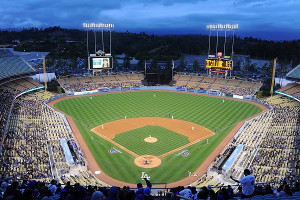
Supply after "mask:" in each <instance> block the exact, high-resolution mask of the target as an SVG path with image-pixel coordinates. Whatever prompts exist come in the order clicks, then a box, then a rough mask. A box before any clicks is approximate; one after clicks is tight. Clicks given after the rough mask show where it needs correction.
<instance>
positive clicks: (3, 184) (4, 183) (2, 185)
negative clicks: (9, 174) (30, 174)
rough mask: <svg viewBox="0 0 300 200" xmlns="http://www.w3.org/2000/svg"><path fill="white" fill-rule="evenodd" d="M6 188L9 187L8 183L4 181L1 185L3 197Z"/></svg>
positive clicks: (1, 196)
mask: <svg viewBox="0 0 300 200" xmlns="http://www.w3.org/2000/svg"><path fill="white" fill-rule="evenodd" d="M6 188H7V183H6V182H5V181H3V182H2V183H1V187H0V191H1V194H0V198H3V196H4V193H5V191H6Z"/></svg>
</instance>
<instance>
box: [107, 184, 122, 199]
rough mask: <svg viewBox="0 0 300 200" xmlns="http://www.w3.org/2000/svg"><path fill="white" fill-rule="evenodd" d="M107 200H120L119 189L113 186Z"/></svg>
mask: <svg viewBox="0 0 300 200" xmlns="http://www.w3.org/2000/svg"><path fill="white" fill-rule="evenodd" d="M105 200H120V198H119V188H118V187H116V186H112V187H111V188H110V189H109V191H108V197H106V198H105Z"/></svg>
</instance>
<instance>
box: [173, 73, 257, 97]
mask: <svg viewBox="0 0 300 200" xmlns="http://www.w3.org/2000/svg"><path fill="white" fill-rule="evenodd" d="M174 80H175V81H176V83H175V86H176V87H180V88H188V89H191V88H193V89H196V90H206V91H210V90H216V91H219V92H220V93H225V94H228V95H242V96H247V95H249V96H252V95H254V94H255V93H256V92H257V91H258V90H259V88H260V87H261V86H262V83H259V82H250V81H244V80H236V79H225V78H221V77H207V76H198V75H180V74H176V75H175V76H174Z"/></svg>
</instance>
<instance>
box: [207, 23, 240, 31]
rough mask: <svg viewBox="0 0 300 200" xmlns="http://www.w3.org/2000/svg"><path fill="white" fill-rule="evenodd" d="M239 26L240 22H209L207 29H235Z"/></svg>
mask: <svg viewBox="0 0 300 200" xmlns="http://www.w3.org/2000/svg"><path fill="white" fill-rule="evenodd" d="M238 28H239V25H238V24H208V25H206V29H208V30H213V31H235V30H237V29H238Z"/></svg>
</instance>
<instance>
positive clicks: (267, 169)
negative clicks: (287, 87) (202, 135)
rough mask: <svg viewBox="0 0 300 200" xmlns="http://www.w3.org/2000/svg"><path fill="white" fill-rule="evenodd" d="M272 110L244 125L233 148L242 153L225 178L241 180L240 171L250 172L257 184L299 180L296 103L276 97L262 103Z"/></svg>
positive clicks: (299, 137) (298, 107)
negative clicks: (237, 146)
mask: <svg viewBox="0 0 300 200" xmlns="http://www.w3.org/2000/svg"><path fill="white" fill-rule="evenodd" d="M264 102H265V103H268V104H269V105H271V106H272V107H273V109H272V110H269V111H267V112H265V113H263V114H261V115H260V116H258V117H256V118H254V119H252V120H250V121H248V122H247V124H246V126H245V127H244V128H243V130H242V131H241V133H240V134H239V135H238V137H237V138H236V139H234V140H233V142H232V144H233V145H238V144H243V145H244V148H243V152H242V153H241V155H240V157H239V158H238V159H236V161H235V163H234V165H233V166H232V167H231V168H230V171H229V172H228V174H227V175H232V176H234V177H236V178H241V177H242V175H243V170H244V169H245V168H249V169H251V170H252V171H253V174H254V175H255V177H256V181H257V182H263V183H265V182H274V183H272V184H273V186H274V187H278V184H279V183H280V182H282V181H283V180H286V181H289V182H294V181H299V180H300V177H299V175H300V163H299V162H297V161H298V160H299V158H300V150H299V149H300V148H299V147H300V132H299V127H300V123H299V121H298V119H299V111H300V104H299V102H297V101H295V100H292V99H290V98H288V97H285V96H281V95H276V96H273V97H270V98H268V99H265V100H264Z"/></svg>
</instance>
